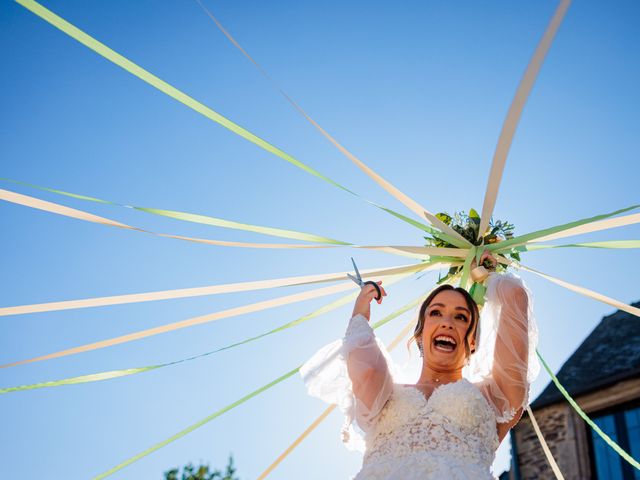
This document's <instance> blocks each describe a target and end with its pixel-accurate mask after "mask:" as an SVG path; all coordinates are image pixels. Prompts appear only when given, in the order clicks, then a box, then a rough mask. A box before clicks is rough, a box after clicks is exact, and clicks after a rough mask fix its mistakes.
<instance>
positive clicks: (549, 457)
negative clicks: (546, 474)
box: [527, 405, 564, 480]
mask: <svg viewBox="0 0 640 480" xmlns="http://www.w3.org/2000/svg"><path fill="white" fill-rule="evenodd" d="M527 413H528V414H529V418H530V419H531V425H533V430H534V431H535V432H536V436H537V437H538V441H539V442H540V445H541V446H542V451H543V452H544V456H545V457H547V461H548V462H549V466H551V470H552V471H553V473H554V475H555V476H556V478H557V479H558V480H564V477H563V476H562V472H561V471H560V468H558V464H557V463H556V461H555V459H554V458H553V455H552V454H551V450H550V449H549V445H547V442H546V440H545V439H544V436H542V432H541V431H540V427H539V426H538V422H537V421H536V417H534V416H533V412H532V411H531V407H530V406H529V405H527Z"/></svg>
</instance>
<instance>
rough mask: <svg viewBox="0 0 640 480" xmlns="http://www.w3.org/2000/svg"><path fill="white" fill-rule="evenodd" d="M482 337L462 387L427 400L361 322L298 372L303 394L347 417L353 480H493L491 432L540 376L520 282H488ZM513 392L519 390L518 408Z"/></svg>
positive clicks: (508, 277) (495, 277)
mask: <svg viewBox="0 0 640 480" xmlns="http://www.w3.org/2000/svg"><path fill="white" fill-rule="evenodd" d="M478 338H479V342H478V345H477V349H476V353H475V354H473V355H472V357H471V359H472V360H471V362H470V364H469V365H468V366H467V367H465V368H464V369H463V379H461V380H459V381H457V382H453V383H447V384H443V385H440V386H438V387H436V388H435V389H434V390H433V392H432V393H431V394H430V395H429V396H428V397H427V395H425V393H423V391H422V390H420V389H418V388H417V387H416V386H414V385H405V384H401V383H398V382H397V381H396V380H395V378H397V373H396V368H397V367H396V366H395V365H394V363H393V361H392V359H391V357H390V356H389V353H388V351H387V350H386V348H385V347H384V345H383V344H382V343H381V342H380V340H379V339H378V338H377V337H376V336H375V334H374V332H373V329H372V328H371V326H370V325H369V322H368V321H367V319H366V318H365V317H364V316H362V315H359V314H358V315H355V316H354V317H353V318H351V320H350V321H349V325H348V327H347V330H346V333H345V336H344V338H343V339H342V340H337V341H335V342H332V343H330V344H329V345H326V346H325V347H323V348H322V349H320V350H319V351H318V352H317V353H316V354H315V355H313V357H312V358H311V359H309V360H308V361H307V362H306V363H305V364H304V365H303V366H302V368H301V369H300V374H301V375H302V378H303V380H304V382H305V384H306V386H307V389H308V392H309V394H310V395H312V396H315V397H318V398H320V399H322V400H324V401H326V402H328V403H334V404H337V405H338V406H339V407H340V409H341V410H342V411H343V413H344V414H345V417H346V418H345V425H344V427H343V431H342V435H343V441H344V442H345V444H346V446H347V448H349V449H352V450H360V451H362V452H364V457H363V462H362V469H361V470H360V472H359V473H358V474H357V475H356V476H355V477H354V478H353V480H418V479H419V480H431V479H433V480H436V479H437V480H440V479H443V480H444V479H453V480H456V479H460V480H463V479H464V480H466V479H478V480H484V479H487V480H492V479H493V478H494V477H493V476H492V474H491V472H490V467H491V464H492V462H493V459H494V456H495V452H496V449H497V448H498V446H499V440H498V433H497V424H498V423H505V422H509V421H511V420H512V419H513V417H514V415H515V414H516V412H517V411H518V410H519V409H520V408H521V407H524V406H526V405H527V404H528V395H529V385H530V383H531V382H532V381H533V380H534V379H535V377H536V376H537V374H538V371H539V364H538V362H537V358H536V357H535V348H536V344H537V338H538V336H537V328H536V323H535V320H534V317H533V307H532V302H531V294H530V292H529V290H528V289H527V288H526V286H525V285H524V283H523V282H522V280H521V279H520V278H519V277H518V276H516V275H513V274H510V273H506V274H495V273H492V274H491V275H490V276H489V279H488V281H487V294H486V300H485V305H484V307H483V309H482V313H481V317H480V331H479V336H478ZM426 350H427V349H426V348H425V351H426ZM354 385H355V387H356V388H354ZM505 386H508V387H505ZM514 386H516V390H517V391H521V392H522V395H521V397H518V401H517V402H514V401H513V398H514V396H513V387H514ZM501 387H502V388H501ZM507 388H509V389H510V390H509V393H505V392H506V390H507ZM518 388H519V390H518ZM354 390H355V391H358V392H360V393H359V396H356V395H355V394H354ZM508 397H509V398H511V401H510V400H509V398H508Z"/></svg>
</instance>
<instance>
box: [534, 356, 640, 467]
mask: <svg viewBox="0 0 640 480" xmlns="http://www.w3.org/2000/svg"><path fill="white" fill-rule="evenodd" d="M536 354H537V355H538V358H539V359H540V362H542V365H543V366H544V369H545V370H546V371H547V373H548V374H549V376H550V377H551V380H552V381H553V383H554V384H555V385H556V387H558V390H560V393H562V395H563V396H564V398H566V399H567V402H569V404H570V405H571V406H572V407H573V409H574V410H575V411H576V412H577V413H578V415H580V416H581V417H582V419H583V420H584V421H585V422H587V424H588V425H589V426H590V427H591V428H592V429H593V430H594V431H595V432H596V433H597V434H598V435H600V437H602V439H603V440H604V441H605V442H606V443H607V444H608V445H609V446H610V447H611V448H613V449H614V450H615V451H616V453H617V454H618V455H620V456H621V457H622V458H624V459H625V460H626V461H627V462H629V463H630V464H631V465H633V466H634V467H635V468H637V469H638V470H640V463H638V461H637V460H634V458H633V457H632V456H631V455H629V454H628V453H627V452H625V451H624V450H623V449H622V448H621V447H620V445H618V444H617V443H616V442H614V441H613V440H611V438H610V437H609V435H607V434H606V433H604V432H603V431H602V430H600V427H598V425H596V424H595V423H594V422H593V420H591V419H590V418H589V417H588V416H587V414H586V413H584V412H583V411H582V409H581V408H580V406H579V405H578V404H577V403H576V401H575V400H574V399H573V398H571V395H569V392H567V390H565V388H564V387H563V386H562V384H561V383H560V381H559V380H558V379H557V378H556V376H555V375H554V374H553V371H551V369H550V368H549V365H547V362H545V361H544V358H542V355H540V352H539V351H538V350H536Z"/></svg>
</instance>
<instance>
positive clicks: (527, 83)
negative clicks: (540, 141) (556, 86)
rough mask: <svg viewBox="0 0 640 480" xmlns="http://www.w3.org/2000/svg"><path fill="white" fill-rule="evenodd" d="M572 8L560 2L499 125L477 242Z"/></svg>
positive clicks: (487, 222)
mask: <svg viewBox="0 0 640 480" xmlns="http://www.w3.org/2000/svg"><path fill="white" fill-rule="evenodd" d="M570 4H571V0H562V1H561V2H560V4H559V5H558V7H557V8H556V11H555V13H554V15H553V17H552V18H551V21H550V22H549V25H548V26H547V29H546V31H545V32H544V35H543V36H542V39H541V40H540V43H539V44H538V47H537V48H536V51H535V53H534V54H533V57H532V58H531V60H530V61H529V65H527V69H526V71H525V73H524V76H523V77H522V80H521V81H520V84H519V85H518V89H517V91H516V94H515V97H514V98H513V101H512V102H511V105H510V106H509V111H508V113H507V117H506V119H505V121H504V124H503V125H502V131H501V132H500V136H499V137H498V144H497V146H496V150H495V152H494V154H493V162H492V163H491V171H490V173H489V181H488V182H487V190H486V192H485V194H484V202H483V204H482V215H481V216H480V228H479V229H478V239H480V237H482V235H483V234H484V232H485V231H486V230H487V227H488V226H489V220H490V219H491V214H492V213H493V207H494V206H495V204H496V198H497V197H498V190H499V188H500V181H501V180H502V173H503V171H504V166H505V163H506V161H507V155H508V154H509V149H510V148H511V142H512V141H513V136H514V135H515V133H516V129H517V127H518V123H519V122H520V117H521V116H522V110H523V109H524V106H525V104H526V102H527V99H528V98H529V94H530V93H531V89H532V88H533V84H534V83H535V81H536V77H537V76H538V73H539V72H540V68H541V67H542V62H543V61H544V58H545V57H546V55H547V52H548V51H549V48H550V47H551V43H552V42H553V38H554V37H555V35H556V32H557V31H558V29H559V28H560V24H561V23H562V20H563V19H564V16H565V14H566V13H567V9H568V8H569V5H570Z"/></svg>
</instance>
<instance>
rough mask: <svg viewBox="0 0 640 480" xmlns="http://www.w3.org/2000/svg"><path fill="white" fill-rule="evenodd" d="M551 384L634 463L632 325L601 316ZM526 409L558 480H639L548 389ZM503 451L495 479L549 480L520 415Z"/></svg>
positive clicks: (638, 443)
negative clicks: (503, 466) (501, 472)
mask: <svg viewBox="0 0 640 480" xmlns="http://www.w3.org/2000/svg"><path fill="white" fill-rule="evenodd" d="M633 306H634V307H640V302H637V303H635V304H633ZM544 374H545V372H544V370H543V371H542V372H541V375H544ZM557 377H558V379H559V380H560V383H561V384H562V385H563V386H564V387H565V388H566V390H567V391H568V392H569V394H570V395H571V396H572V397H573V398H574V399H575V400H576V402H577V403H578V405H580V407H581V408H582V410H584V411H585V412H586V413H587V415H589V417H590V418H591V419H592V420H593V421H594V422H595V423H596V424H597V425H598V426H599V427H600V428H601V429H602V430H603V431H604V432H605V433H606V434H607V435H609V436H610V437H611V438H612V439H613V440H614V441H615V442H616V443H618V444H619V445H620V446H621V447H622V448H623V449H624V450H626V451H627V452H629V453H630V454H631V456H632V457H633V458H635V459H636V460H639V461H640V318H639V317H637V316H634V315H631V314H629V313H626V312H623V311H620V310H618V311H617V312H615V313H613V314H611V315H609V316H606V317H604V318H603V319H602V321H601V322H600V323H599V324H598V326H597V327H596V328H595V329H594V330H593V331H592V332H591V334H590V335H589V336H588V337H587V338H586V340H585V341H584V342H582V344H581V345H580V346H579V347H578V349H577V350H576V351H575V352H574V353H573V355H571V357H570V358H569V359H568V360H567V361H566V362H565V364H564V365H563V366H562V368H561V369H560V371H559V372H558V374H557ZM531 409H532V411H533V413H534V415H535V417H536V420H537V421H538V424H539V426H540V430H541V431H542V434H543V435H544V438H545V439H546V441H547V443H548V445H549V448H550V450H551V452H552V454H553V457H554V458H555V459H556V462H557V463H558V467H559V468H560V471H561V472H562V474H563V475H564V477H565V479H567V480H590V479H593V480H596V479H598V480H610V479H613V480H618V479H621V480H627V479H633V480H640V470H636V469H635V468H633V467H632V466H631V465H630V464H629V463H628V462H626V461H625V460H623V459H622V458H621V457H620V456H619V455H618V454H617V453H616V452H615V451H614V450H613V449H612V448H611V447H609V446H608V445H607V444H606V443H605V442H604V441H603V440H602V439H601V438H600V436H599V435H598V434H597V433H595V432H594V431H593V430H592V429H591V427H589V425H587V423H586V422H584V420H582V418H580V417H579V416H578V414H577V413H576V412H575V410H574V409H573V408H572V407H571V405H569V403H568V402H567V401H566V400H565V398H564V397H563V396H562V394H561V393H560V391H559V390H558V389H557V387H556V386H555V385H554V384H553V383H552V382H549V385H547V387H546V388H545V390H544V391H543V392H542V393H541V394H540V396H539V397H538V398H536V399H535V401H533V403H531ZM511 450H512V462H511V469H510V472H509V473H508V474H507V475H508V476H507V475H505V476H504V477H501V478H509V480H534V479H554V478H555V476H554V474H553V472H552V471H551V468H550V466H549V464H548V463H547V460H546V457H545V456H544V453H543V451H542V448H541V446H540V443H539V441H538V439H537V437H536V434H535V432H534V430H533V427H532V426H531V421H530V419H529V418H528V415H527V414H526V412H525V414H524V415H523V417H522V420H521V421H520V422H519V423H518V425H516V427H515V428H514V429H513V430H512V431H511Z"/></svg>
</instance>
